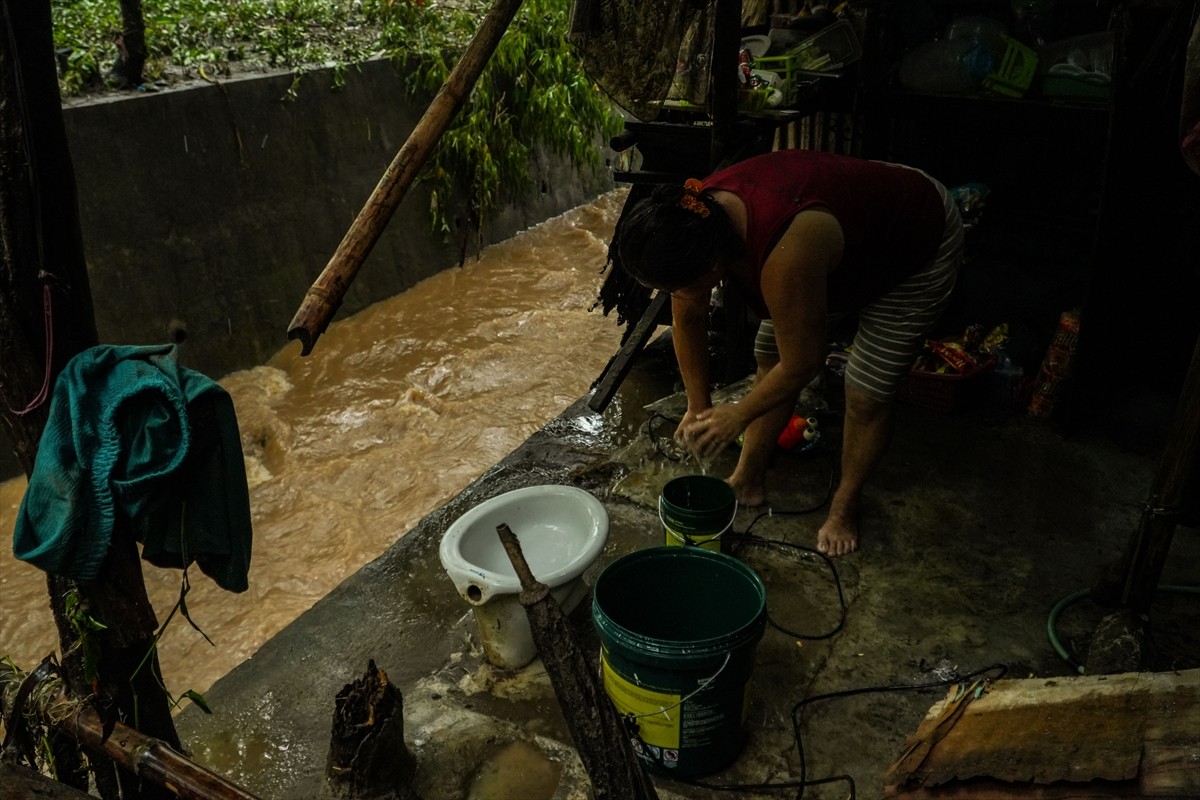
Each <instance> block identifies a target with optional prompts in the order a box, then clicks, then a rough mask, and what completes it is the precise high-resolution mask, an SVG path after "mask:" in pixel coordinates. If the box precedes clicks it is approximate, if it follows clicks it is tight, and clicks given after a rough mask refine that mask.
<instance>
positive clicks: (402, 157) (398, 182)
mask: <svg viewBox="0 0 1200 800" xmlns="http://www.w3.org/2000/svg"><path fill="white" fill-rule="evenodd" d="M520 6H521V0H496V3H495V5H493V6H492V8H491V10H490V11H489V12H488V14H487V16H486V17H485V18H484V20H483V24H482V25H481V26H480V28H479V32H478V33H477V34H475V38H474V39H472V40H471V43H470V45H468V46H467V50H466V52H465V53H463V55H462V58H460V59H459V61H458V63H457V64H456V65H455V66H454V69H453V70H451V72H450V76H449V77H448V78H447V79H446V82H445V84H443V85H442V88H441V89H440V90H439V91H438V93H437V96H435V97H434V98H433V102H432V103H430V105H429V108H428V109H426V111H425V114H424V115H423V116H422V117H421V119H420V121H419V122H418V123H417V126H416V128H414V129H413V132H412V133H411V134H409V137H408V141H406V142H405V143H404V146H403V147H401V148H400V152H398V153H397V154H396V157H395V158H394V159H392V163H391V164H390V165H389V166H388V168H387V170H386V171H385V172H384V173H383V177H382V178H380V179H379V183H378V184H377V185H376V186H375V190H374V191H373V192H371V196H370V197H368V198H367V202H366V205H364V206H363V207H362V210H361V211H359V212H358V216H357V217H356V218H355V220H354V222H353V223H352V224H351V225H350V229H349V230H348V231H346V235H345V236H344V237H342V242H341V244H339V245H338V247H337V250H336V251H334V254H333V257H332V258H330V259H329V263H328V264H326V265H325V269H324V270H322V272H321V275H320V277H318V278H317V280H316V282H315V283H313V285H312V286H311V287H310V288H309V290H308V294H306V295H305V296H304V300H303V301H302V302H301V304H300V308H299V309H298V310H297V311H296V315H295V316H294V317H293V318H292V321H291V324H289V325H288V339H289V340H291V339H299V340H300V344H301V346H302V350H301V355H305V356H306V355H308V354H309V353H311V352H312V348H313V345H314V344H316V341H317V338H318V337H319V336H320V335H321V334H322V333H324V332H325V329H326V328H327V327H328V326H329V321H330V320H331V319H332V318H333V315H334V314H335V313H336V312H337V309H338V307H339V306H340V305H341V304H342V298H343V297H345V296H346V291H347V290H348V289H349V288H350V284H351V283H353V282H354V278H355V276H356V275H357V274H358V271H359V269H361V268H362V265H363V262H365V261H366V260H367V256H368V255H370V253H371V249H372V248H373V247H375V243H376V242H378V241H379V237H380V236H381V235H382V234H383V230H384V228H386V227H387V223H388V221H389V220H390V219H391V218H392V214H394V213H395V211H396V208H397V206H399V205H400V201H401V200H403V199H404V195H405V193H406V192H407V191H408V187H409V186H410V185H412V182H413V180H414V179H415V178H416V177H417V173H419V172H420V171H421V168H422V167H423V166H425V162H426V161H428V160H429V156H430V155H431V154H432V153H433V149H434V148H435V147H436V146H437V143H438V142H439V141H440V140H441V138H442V134H444V133H445V132H446V128H448V127H449V126H450V121H451V120H452V119H453V118H454V115H455V114H457V113H458V109H459V108H460V107H461V106H462V104H463V102H464V101H465V100H466V99H467V95H469V94H470V93H471V89H472V88H473V87H474V86H475V81H476V80H478V79H479V75H480V73H482V72H483V69H484V67H486V66H487V63H488V61H489V60H490V59H491V57H492V53H493V52H494V51H495V49H496V46H497V45H498V44H499V43H500V39H501V37H502V36H504V32H505V31H506V30H507V29H508V25H509V23H510V22H512V18H513V17H514V16H515V15H516V13H517V9H518V8H520Z"/></svg>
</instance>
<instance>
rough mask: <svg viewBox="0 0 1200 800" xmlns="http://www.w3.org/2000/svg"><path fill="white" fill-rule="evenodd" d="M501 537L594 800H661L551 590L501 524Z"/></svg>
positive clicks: (534, 639)
mask: <svg viewBox="0 0 1200 800" xmlns="http://www.w3.org/2000/svg"><path fill="white" fill-rule="evenodd" d="M496 534H497V535H498V536H499V537H500V542H501V544H503V545H504V552H505V554H506V555H507V556H508V560H509V562H510V563H511V564H512V566H513V571H514V572H516V573H517V579H518V580H519V581H520V582H521V593H520V594H519V595H518V598H519V599H520V603H521V605H522V606H523V607H524V608H525V616H526V617H527V618H528V619H529V631H530V633H531V634H532V635H533V643H534V644H535V645H536V646H537V651H538V655H539V656H541V659H542V666H544V667H545V668H546V674H547V675H548V676H550V683H551V685H552V686H553V687H554V695H555V697H557V698H558V705H559V707H560V708H561V709H562V712H563V718H564V719H565V721H566V723H567V731H568V732H569V733H570V734H571V741H573V742H574V743H575V751H576V752H577V753H578V754H579V760H580V761H582V762H583V768H584V769H585V770H586V771H587V774H588V778H589V779H590V780H591V783H592V797H593V798H594V800H658V794H657V792H656V790H655V788H654V782H653V781H652V780H650V776H649V775H647V774H646V770H645V767H644V766H643V765H642V762H641V761H640V760H639V759H638V757H637V755H636V754H635V753H634V752H633V742H632V741H631V739H630V736H629V733H628V731H626V730H625V726H624V724H623V723H622V721H621V717H620V715H619V714H618V713H617V709H616V707H615V706H614V705H613V704H612V700H611V699H609V696H608V693H607V692H606V691H605V690H604V687H603V685H602V683H601V681H600V678H599V677H598V675H597V672H598V671H597V669H596V665H595V663H594V662H593V661H592V660H591V659H589V658H588V657H587V656H586V655H585V654H584V652H583V649H582V648H581V647H580V645H579V642H578V641H577V640H576V638H575V634H574V633H572V631H571V625H570V623H569V622H568V621H567V617H566V615H565V614H564V613H563V610H562V607H561V606H559V604H558V601H557V600H555V599H554V595H552V594H551V593H550V587H548V586H547V585H546V584H544V583H542V582H541V581H539V580H538V579H537V578H536V577H534V574H533V571H532V570H531V569H530V568H529V562H528V561H526V560H525V555H524V553H522V552H521V543H520V541H519V540H518V539H517V537H516V535H515V534H513V532H512V530H511V529H510V528H509V527H508V525H506V524H503V523H501V524H500V525H498V526H497V527H496Z"/></svg>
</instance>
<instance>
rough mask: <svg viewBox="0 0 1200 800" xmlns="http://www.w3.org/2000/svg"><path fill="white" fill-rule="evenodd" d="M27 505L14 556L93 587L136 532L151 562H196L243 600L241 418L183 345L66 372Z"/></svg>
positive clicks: (246, 507) (246, 548)
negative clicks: (125, 537) (181, 353)
mask: <svg viewBox="0 0 1200 800" xmlns="http://www.w3.org/2000/svg"><path fill="white" fill-rule="evenodd" d="M49 414H50V416H49V419H48V421H47V423H46V428H45V430H44V432H43V433H42V438H41V441H40V443H39V444H38V452H37V458H36V460H35V462H34V468H33V474H32V475H31V476H30V478H29V486H28V488H27V489H26V491H25V496H24V497H23V498H22V500H21V508H20V511H19V512H18V514H17V525H16V529H15V531H14V534H13V553H14V555H15V556H16V557H17V558H19V559H21V560H22V561H27V562H29V563H31V564H33V565H34V566H37V567H39V568H41V569H42V570H44V571H46V572H51V573H54V574H57V575H63V576H65V577H68V578H72V579H75V580H80V581H88V580H93V579H95V578H96V576H97V575H98V574H99V572H100V566H101V564H102V563H103V562H104V558H105V556H106V555H107V553H108V549H109V546H110V545H111V543H112V538H113V529H114V526H115V525H117V524H119V523H126V524H127V525H128V526H129V528H130V529H131V530H132V531H133V533H134V535H135V536H136V537H137V539H138V541H140V542H142V545H143V547H142V557H143V558H144V559H145V560H147V561H149V562H150V563H152V564H155V565H156V566H160V567H173V568H183V567H187V566H189V565H190V564H192V563H193V562H195V563H196V564H197V565H198V566H199V567H200V569H201V571H202V572H204V574H206V575H208V576H209V577H210V578H212V579H213V580H215V581H216V582H217V584H218V585H220V586H221V587H222V588H224V589H226V590H228V591H232V592H242V591H245V590H246V588H247V586H248V583H247V575H248V573H249V569H250V549H251V525H250V499H249V492H248V490H247V487H246V470H245V464H244V462H243V460H242V445H241V438H240V435H239V433H238V425H237V417H236V415H235V413H234V408H233V401H232V399H231V398H230V397H229V394H228V393H227V392H226V391H225V390H224V389H223V388H222V387H221V386H220V385H219V384H217V383H216V382H215V381H213V380H211V379H210V378H208V377H206V376H204V375H202V374H200V373H199V372H195V371H193V370H190V369H186V368H184V367H181V366H179V364H178V363H177V361H176V350H175V346H174V345H169V344H168V345H156V346H114V345H101V346H98V347H93V348H90V349H88V350H85V351H83V352H82V353H79V354H78V355H76V356H75V357H74V358H73V359H71V361H70V362H68V363H67V365H66V367H65V368H64V369H63V371H62V373H61V374H60V375H59V377H58V380H57V381H56V383H55V386H54V393H53V395H52V398H51V403H50V412H49Z"/></svg>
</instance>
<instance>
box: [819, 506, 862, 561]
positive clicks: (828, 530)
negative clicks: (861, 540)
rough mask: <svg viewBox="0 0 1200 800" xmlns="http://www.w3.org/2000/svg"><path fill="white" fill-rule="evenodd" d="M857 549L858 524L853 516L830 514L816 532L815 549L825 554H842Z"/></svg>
mask: <svg viewBox="0 0 1200 800" xmlns="http://www.w3.org/2000/svg"><path fill="white" fill-rule="evenodd" d="M857 549H858V524H857V523H856V522H855V520H854V518H853V517H850V518H845V517H834V516H832V515H830V517H829V519H827V520H825V524H824V525H822V526H821V530H819V531H818V532H817V550H818V551H820V552H822V553H824V554H825V555H827V556H844V555H845V554H846V553H853V552H854V551H855V550H857Z"/></svg>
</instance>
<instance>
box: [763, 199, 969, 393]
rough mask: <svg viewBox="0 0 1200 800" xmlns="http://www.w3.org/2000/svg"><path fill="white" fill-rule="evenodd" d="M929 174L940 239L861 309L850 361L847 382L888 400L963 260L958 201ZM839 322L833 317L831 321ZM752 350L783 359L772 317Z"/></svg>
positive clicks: (934, 319)
mask: <svg viewBox="0 0 1200 800" xmlns="http://www.w3.org/2000/svg"><path fill="white" fill-rule="evenodd" d="M926 177H928V176H926ZM929 180H931V181H933V184H934V186H936V187H937V190H938V193H939V194H941V196H942V200H943V202H944V203H945V206H946V227H945V229H944V231H943V234H942V243H941V245H939V246H938V251H937V254H936V255H935V256H934V257H933V259H932V260H930V262H929V263H928V264H926V265H925V266H924V267H922V268H921V269H920V270H918V271H917V272H916V273H914V274H913V275H911V276H909V277H908V278H906V279H905V280H904V281H903V282H902V283H900V284H899V285H897V286H896V287H895V288H893V289H892V290H891V291H890V292H888V293H887V294H885V295H883V296H882V297H880V298H879V299H878V300H875V301H874V302H872V303H870V304H868V305H866V306H864V307H863V308H861V309H860V310H859V311H858V332H857V333H856V334H855V336H854V346H853V347H852V348H851V350H850V360H849V362H848V363H847V364H846V384H847V385H848V386H854V388H856V389H858V390H859V391H861V392H862V393H863V394H865V395H867V396H868V397H871V398H873V399H875V400H878V401H880V402H884V403H886V402H890V401H891V400H892V399H893V398H894V397H895V396H896V393H897V392H899V391H900V386H901V384H902V383H904V379H905V377H907V375H908V371H909V370H910V369H911V368H912V365H913V362H914V361H916V359H917V356H918V355H919V354H920V352H921V349H922V348H923V347H924V346H925V336H926V334H928V333H929V330H930V329H931V328H932V327H933V325H934V323H935V322H937V320H938V317H940V316H941V314H942V311H943V310H945V308H946V304H947V303H949V302H950V293H951V291H952V290H953V289H954V282H955V279H956V278H957V277H958V268H959V266H960V265H961V264H962V258H963V226H962V220H961V219H960V218H959V214H958V205H957V204H956V203H955V202H954V199H953V198H952V197H950V193H949V192H947V191H946V187H944V186H942V184H941V183H939V182H938V181H936V180H934V179H933V178H929ZM835 322H836V320H833V319H831V320H830V324H831V325H832V324H834V323H835ZM754 355H755V356H756V357H757V358H758V359H759V361H760V363H762V362H763V361H766V362H768V363H769V362H771V361H778V360H779V348H778V347H777V345H776V344H775V326H774V325H773V324H772V323H771V320H769V319H767V320H763V321H762V323H761V324H760V325H759V328H758V334H757V335H756V336H755V338H754Z"/></svg>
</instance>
